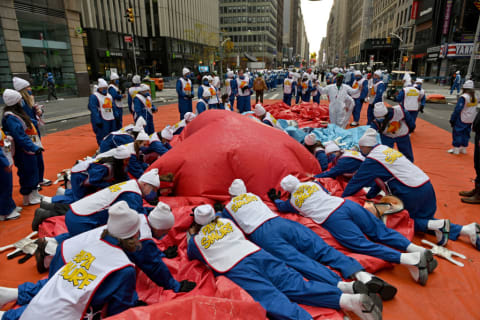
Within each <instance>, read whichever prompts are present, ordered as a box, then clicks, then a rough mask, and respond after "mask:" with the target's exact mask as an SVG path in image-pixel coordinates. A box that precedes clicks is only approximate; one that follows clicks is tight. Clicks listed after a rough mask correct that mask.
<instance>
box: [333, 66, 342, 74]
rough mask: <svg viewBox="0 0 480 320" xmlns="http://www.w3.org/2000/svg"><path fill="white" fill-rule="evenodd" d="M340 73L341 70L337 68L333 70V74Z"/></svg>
mask: <svg viewBox="0 0 480 320" xmlns="http://www.w3.org/2000/svg"><path fill="white" fill-rule="evenodd" d="M338 72H340V70H339V69H338V68H337V67H335V68H333V69H332V73H338Z"/></svg>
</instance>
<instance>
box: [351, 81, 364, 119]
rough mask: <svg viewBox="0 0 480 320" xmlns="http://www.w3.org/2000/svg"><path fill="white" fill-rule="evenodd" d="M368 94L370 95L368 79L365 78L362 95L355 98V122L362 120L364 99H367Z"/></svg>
mask: <svg viewBox="0 0 480 320" xmlns="http://www.w3.org/2000/svg"><path fill="white" fill-rule="evenodd" d="M360 79H361V78H360ZM360 79H358V78H357V79H356V80H357V81H359V80H360ZM367 96H368V81H367V80H365V81H364V82H363V87H362V91H360V97H358V98H356V99H353V100H354V101H355V107H354V108H353V112H352V114H353V121H355V122H358V121H360V113H361V112H362V106H363V101H365V99H366V98H367Z"/></svg>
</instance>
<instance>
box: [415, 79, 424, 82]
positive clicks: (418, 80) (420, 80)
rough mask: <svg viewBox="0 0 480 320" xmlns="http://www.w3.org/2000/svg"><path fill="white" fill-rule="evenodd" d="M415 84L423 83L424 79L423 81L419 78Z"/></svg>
mask: <svg viewBox="0 0 480 320" xmlns="http://www.w3.org/2000/svg"><path fill="white" fill-rule="evenodd" d="M415 83H423V79H422V78H417V79H416V80H415Z"/></svg>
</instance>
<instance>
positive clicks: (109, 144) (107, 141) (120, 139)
mask: <svg viewBox="0 0 480 320" xmlns="http://www.w3.org/2000/svg"><path fill="white" fill-rule="evenodd" d="M133 141H134V139H133V137H132V136H131V135H129V134H128V133H124V134H114V133H109V134H108V135H107V136H106V137H105V138H103V140H102V142H101V143H100V153H104V152H107V151H108V150H111V149H113V148H116V147H118V146H121V145H124V144H129V143H131V142H133Z"/></svg>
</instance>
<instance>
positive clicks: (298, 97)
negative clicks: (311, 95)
mask: <svg viewBox="0 0 480 320" xmlns="http://www.w3.org/2000/svg"><path fill="white" fill-rule="evenodd" d="M300 98H301V97H300V95H297V96H296V97H295V104H298V103H299V102H300Z"/></svg>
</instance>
